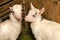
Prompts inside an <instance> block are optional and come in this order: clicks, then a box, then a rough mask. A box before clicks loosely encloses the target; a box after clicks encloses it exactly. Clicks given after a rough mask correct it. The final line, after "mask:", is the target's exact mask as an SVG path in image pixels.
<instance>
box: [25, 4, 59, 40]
mask: <svg viewBox="0 0 60 40" xmlns="http://www.w3.org/2000/svg"><path fill="white" fill-rule="evenodd" d="M44 11H45V8H44V7H43V8H42V9H41V10H39V9H37V8H35V7H34V6H33V4H32V3H31V10H30V11H29V14H28V15H27V16H26V17H25V21H27V22H31V29H32V32H33V34H34V36H35V38H36V40H60V24H59V23H56V22H53V21H49V20H46V19H44V18H42V16H41V14H43V13H44Z"/></svg>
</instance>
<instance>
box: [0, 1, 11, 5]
mask: <svg viewBox="0 0 60 40" xmlns="http://www.w3.org/2000/svg"><path fill="white" fill-rule="evenodd" d="M9 1H11V0H0V6H1V5H3V4H5V3H7V2H9Z"/></svg>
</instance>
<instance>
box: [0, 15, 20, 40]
mask: <svg viewBox="0 0 60 40" xmlns="http://www.w3.org/2000/svg"><path fill="white" fill-rule="evenodd" d="M20 32H21V21H20V22H18V21H17V20H16V19H15V17H14V16H13V15H12V14H10V19H9V20H6V21H4V22H3V23H0V40H16V39H17V38H18V35H19V34H20Z"/></svg>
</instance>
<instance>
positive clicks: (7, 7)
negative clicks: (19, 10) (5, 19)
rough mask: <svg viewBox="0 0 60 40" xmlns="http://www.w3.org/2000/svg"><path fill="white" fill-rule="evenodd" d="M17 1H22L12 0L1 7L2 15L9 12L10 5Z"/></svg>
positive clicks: (18, 0) (0, 14)
mask: <svg viewBox="0 0 60 40" xmlns="http://www.w3.org/2000/svg"><path fill="white" fill-rule="evenodd" d="M17 3H21V1H20V0H14V1H12V2H9V3H7V4H5V5H3V6H1V7H0V17H2V16H4V15H6V14H8V13H9V12H10V11H9V7H10V6H13V5H14V4H17Z"/></svg>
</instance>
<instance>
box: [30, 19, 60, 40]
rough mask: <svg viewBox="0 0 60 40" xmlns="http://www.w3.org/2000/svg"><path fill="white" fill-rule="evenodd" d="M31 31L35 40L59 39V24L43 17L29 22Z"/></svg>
mask: <svg viewBox="0 0 60 40" xmlns="http://www.w3.org/2000/svg"><path fill="white" fill-rule="evenodd" d="M31 29H32V32H33V34H34V36H35V38H36V40H60V24H59V23H56V22H53V21H49V20H46V19H43V20H42V21H37V19H36V21H34V22H33V23H31Z"/></svg>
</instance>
